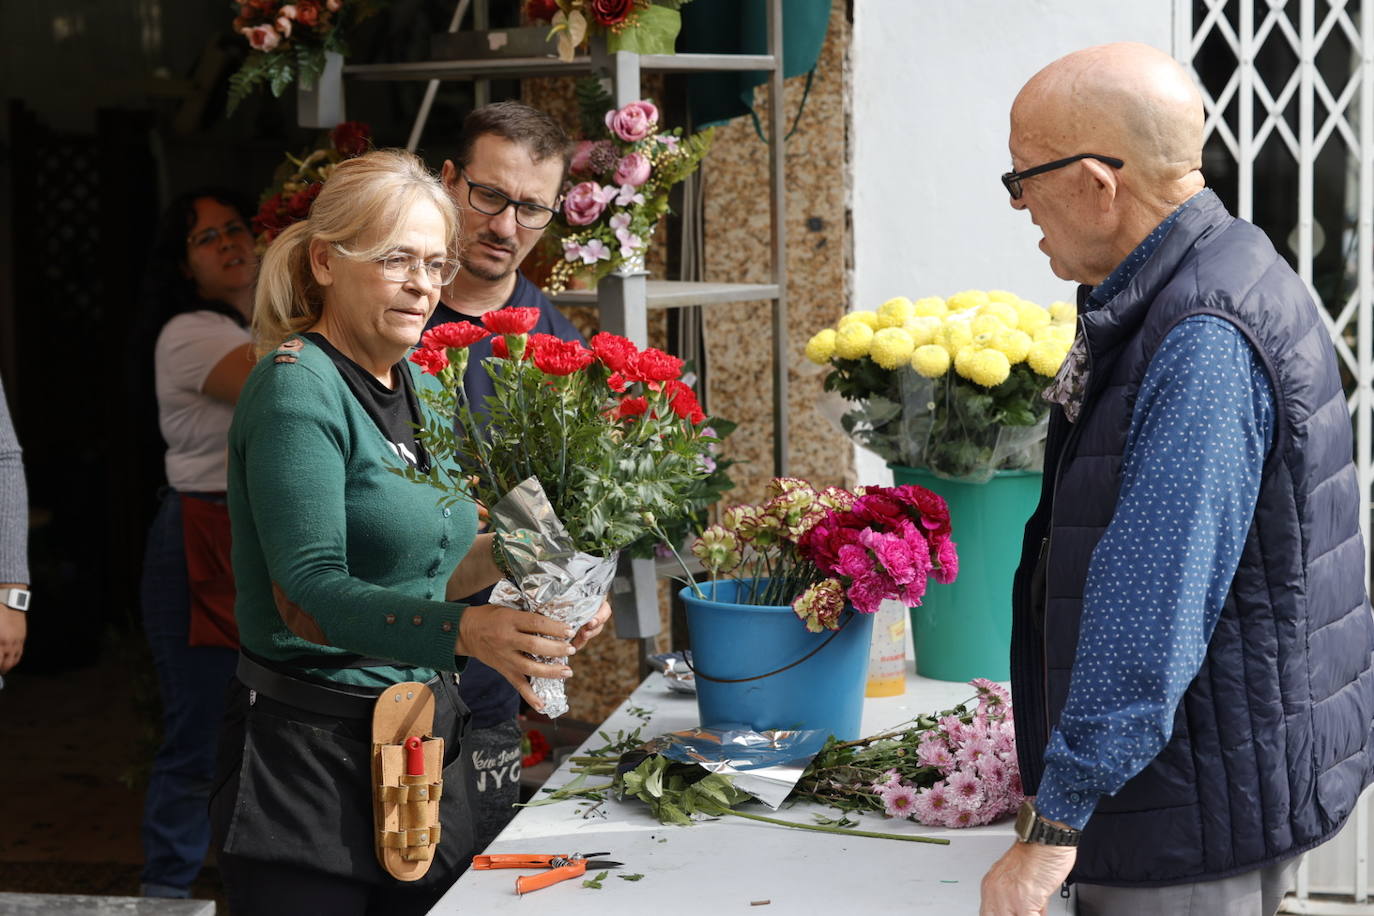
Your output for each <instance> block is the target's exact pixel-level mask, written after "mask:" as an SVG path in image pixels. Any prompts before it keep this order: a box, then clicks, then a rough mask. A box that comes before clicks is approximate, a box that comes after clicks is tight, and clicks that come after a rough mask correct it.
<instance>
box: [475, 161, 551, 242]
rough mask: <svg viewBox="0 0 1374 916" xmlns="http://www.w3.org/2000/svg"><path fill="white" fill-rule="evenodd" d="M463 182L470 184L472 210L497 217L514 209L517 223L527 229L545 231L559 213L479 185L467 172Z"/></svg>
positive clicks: (541, 205)
mask: <svg viewBox="0 0 1374 916" xmlns="http://www.w3.org/2000/svg"><path fill="white" fill-rule="evenodd" d="M463 180H464V181H466V182H467V184H468V203H469V204H471V205H472V209H474V210H476V211H477V212H478V213H485V214H486V215H487V216H496V215H497V214H499V213H501V212H502V211H503V210H505V209H506V208H507V207H514V208H515V221H516V223H518V224H519V225H520V226H522V227H523V228H525V229H543V228H544V227H545V226H547V225H548V224H549V223H550V222H552V221H553V217H554V214H556V213H557V212H558V211H557V210H556V209H554V208H553V207H546V206H544V205H543V204H536V203H531V202H530V201H528V200H516V199H515V198H513V197H508V196H506V195H505V194H503V193H501V192H500V191H498V190H496V189H495V188H492V187H488V186H487V185H484V184H478V183H477V182H475V181H473V180H472V179H471V178H469V177H468V176H467V173H466V172H464V173H463Z"/></svg>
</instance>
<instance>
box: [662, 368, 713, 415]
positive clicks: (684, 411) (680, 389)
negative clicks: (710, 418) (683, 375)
mask: <svg viewBox="0 0 1374 916" xmlns="http://www.w3.org/2000/svg"><path fill="white" fill-rule="evenodd" d="M663 391H664V393H665V394H667V395H668V404H669V406H671V407H672V408H673V413H675V414H677V415H678V416H679V417H682V419H684V420H688V421H690V422H692V423H694V424H695V423H701V422H702V421H704V420H705V419H706V413H705V411H703V410H702V409H701V403H700V402H699V401H697V393H696V392H695V391H693V390H692V387H691V386H690V385H686V384H684V383H682V382H680V381H678V380H677V379H669V380H668V381H666V382H664V383H663Z"/></svg>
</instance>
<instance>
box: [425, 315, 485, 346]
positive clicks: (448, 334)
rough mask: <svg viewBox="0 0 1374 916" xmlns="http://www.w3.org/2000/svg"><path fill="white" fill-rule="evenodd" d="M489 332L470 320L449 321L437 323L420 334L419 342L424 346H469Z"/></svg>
mask: <svg viewBox="0 0 1374 916" xmlns="http://www.w3.org/2000/svg"><path fill="white" fill-rule="evenodd" d="M490 336H491V332H490V331H488V330H487V329H486V328H484V327H482V326H481V325H479V324H473V323H472V322H471V321H450V322H447V323H446V324H438V325H435V326H434V327H432V328H430V329H429V330H428V331H425V333H424V334H422V335H421V336H420V344H421V345H422V346H425V347H440V348H442V347H455V348H459V349H461V348H463V347H470V346H472V345H473V344H475V343H477V341H479V340H481V339H482V338H484V337H490Z"/></svg>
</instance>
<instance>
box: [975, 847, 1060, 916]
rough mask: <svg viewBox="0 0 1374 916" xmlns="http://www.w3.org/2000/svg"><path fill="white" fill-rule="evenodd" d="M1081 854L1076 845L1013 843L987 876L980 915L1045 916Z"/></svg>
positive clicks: (984, 880) (984, 878)
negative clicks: (1047, 908)
mask: <svg viewBox="0 0 1374 916" xmlns="http://www.w3.org/2000/svg"><path fill="white" fill-rule="evenodd" d="M1077 857H1078V850H1077V849H1075V848H1074V847H1072V846H1044V845H1042V844H1040V843H1019V842H1018V843H1013V844H1012V846H1011V849H1009V850H1007V852H1006V854H1005V855H1003V856H1002V858H1000V859H998V860H997V861H996V862H994V863H993V865H992V868H989V869H988V873H987V874H986V875H984V876H983V887H982V891H983V904H982V907H981V908H980V909H979V910H978V913H979V916H1042V914H1044V913H1045V911H1046V906H1047V905H1048V903H1049V900H1050V896H1051V895H1052V894H1054V893H1055V892H1057V891H1058V890H1059V887H1060V885H1062V884H1063V883H1064V879H1065V878H1067V877H1068V876H1069V872H1070V871H1072V870H1073V863H1074V860H1075V859H1077Z"/></svg>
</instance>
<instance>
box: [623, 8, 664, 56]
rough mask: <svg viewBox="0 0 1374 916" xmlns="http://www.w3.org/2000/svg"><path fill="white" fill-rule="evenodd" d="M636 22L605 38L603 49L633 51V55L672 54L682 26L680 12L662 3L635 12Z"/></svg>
mask: <svg viewBox="0 0 1374 916" xmlns="http://www.w3.org/2000/svg"><path fill="white" fill-rule="evenodd" d="M634 21H635V25H634V27H633V28H627V29H624V30H623V31H621V32H620V33H618V34H617V33H615V32H612V33H610V34H609V35H608V36H607V38H606V50H607V51H610V52H612V53H614V52H616V51H632V52H634V53H635V54H672V53H674V52H675V51H676V47H675V45H676V42H677V33H678V32H679V31H680V30H681V29H682V14H680V13H679V12H678V11H677V10H672V9H668V8H667V7H665V6H650V7H646V8H644V9H641V10H640V11H639V12H638V13H636V14H635V20H634Z"/></svg>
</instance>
